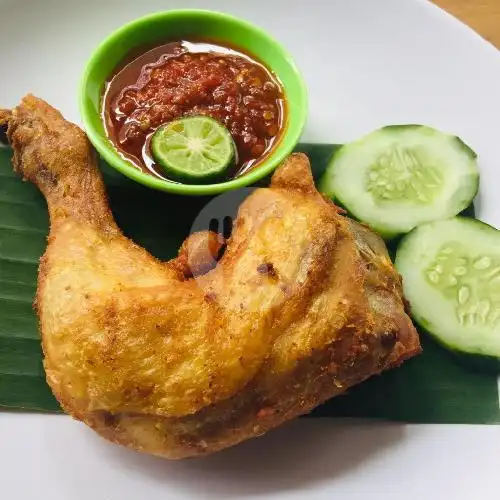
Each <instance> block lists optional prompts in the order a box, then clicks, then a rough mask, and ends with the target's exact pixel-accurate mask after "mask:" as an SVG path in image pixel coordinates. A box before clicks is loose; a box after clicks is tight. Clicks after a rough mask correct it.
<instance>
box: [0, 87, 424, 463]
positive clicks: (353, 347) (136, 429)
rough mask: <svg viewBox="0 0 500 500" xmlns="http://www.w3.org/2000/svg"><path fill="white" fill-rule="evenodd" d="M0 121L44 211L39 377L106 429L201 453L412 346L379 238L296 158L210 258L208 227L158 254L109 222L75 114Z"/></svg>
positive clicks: (405, 354)
mask: <svg viewBox="0 0 500 500" xmlns="http://www.w3.org/2000/svg"><path fill="white" fill-rule="evenodd" d="M0 116H2V117H3V122H4V124H6V125H7V126H8V131H7V136H8V138H9V141H10V143H11V145H12V147H13V149H14V158H13V163H14V168H15V170H16V171H17V172H18V173H19V174H20V175H21V176H22V177H24V178H25V179H27V180H29V181H31V182H33V183H34V184H36V185H37V186H38V187H39V189H40V190H41V191H42V193H43V194H44V196H45V198H46V199H47V203H48V208H49V213H50V222H51V228H50V235H49V241H48V247H47V250H46V252H45V255H44V256H43V258H42V260H41V263H40V270H39V281H38V291H37V297H36V308H37V312H38V315H39V318H40V330H41V335H42V342H43V350H44V355H45V360H44V365H45V370H46V374H47V381H48V383H49V385H50V386H51V388H52V390H53V392H54V394H55V396H56V397H57V399H58V400H59V401H60V403H61V405H62V407H63V408H64V410H65V411H66V412H68V413H69V414H71V415H72V416H73V417H75V418H77V419H79V420H81V421H83V422H85V423H86V424H87V425H89V426H91V427H92V428H93V429H94V430H95V431H97V432H98V433H99V434H101V435H102V436H104V437H105V438H107V439H109V440H110V441H113V442H116V443H120V444H123V445H125V446H128V447H131V448H135V449H137V450H140V451H144V452H148V453H152V454H155V455H160V456H164V457H169V458H182V457H188V456H195V455H203V454H208V453H212V452H215V451H217V450H220V449H222V448H225V447H227V446H231V445H234V444H236V443H238V442H240V441H243V440H245V439H248V438H251V437H254V436H258V435H261V434H263V433H264V432H266V431H268V430H269V429H271V428H273V427H276V426H277V425H279V424H281V423H283V422H285V421H286V420H289V419H291V418H293V417H296V416H297V415H301V414H303V413H307V412H309V411H310V410H311V409H313V408H314V407H315V406H317V405H318V404H320V403H322V402H323V401H325V400H326V399H328V398H331V397H332V396H335V395H337V394H340V393H342V392H344V391H345V390H346V389H347V388H348V387H350V386H352V385H353V384H356V383H359V382H361V381H363V380H365V379H366V378H368V377H370V376H371V375H374V374H378V373H380V372H381V371H383V370H385V369H387V368H391V367H394V366H397V365H399V364H400V363H401V362H403V361H404V360H405V359H407V358H409V357H411V356H413V355H415V354H417V353H419V352H420V345H419V340H418V336H417V333H416V330H415V328H414V327H413V325H412V323H411V321H410V319H409V317H408V316H407V314H406V313H405V310H404V302H403V297H402V291H401V280H400V277H399V276H398V274H397V273H396V271H395V270H394V267H393V266H392V263H391V261H390V259H389V257H388V255H387V251H386V248H385V245H384V243H383V242H382V241H381V240H380V238H379V237H378V236H376V235H375V234H374V233H372V232H371V231H370V230H369V229H367V228H366V227H364V226H362V225H359V224H357V223H355V222H353V221H351V220H350V219H348V218H346V217H344V216H343V215H341V213H340V211H339V209H338V208H337V207H336V206H335V205H333V204H332V203H331V202H330V201H329V200H326V199H325V198H324V197H323V196H321V195H320V194H319V193H318V192H317V190H316V188H315V186H314V183H313V179H312V175H311V170H310V167H309V162H308V159H307V157H306V156H305V155H302V154H295V155H292V156H291V157H290V158H289V159H288V160H287V161H286V162H285V163H284V164H283V165H282V166H281V167H280V168H279V169H278V170H277V171H276V173H275V174H274V176H273V178H272V182H271V185H270V187H269V188H263V189H258V190H256V191H255V192H254V193H253V194H252V195H250V196H249V197H248V198H247V199H246V200H245V201H244V203H243V204H242V205H241V207H240V209H239V212H238V216H237V218H236V220H235V223H234V228H233V233H232V235H231V238H230V239H229V240H228V241H227V242H226V243H227V246H226V249H225V252H224V254H223V256H222V258H221V259H220V261H219V262H218V263H217V265H215V260H214V259H215V258H216V256H217V255H218V253H219V252H220V249H221V246H222V244H223V241H222V240H220V238H218V237H217V236H216V235H214V234H211V233H197V234H194V235H192V236H191V237H190V238H188V240H187V241H186V242H185V243H184V245H183V246H182V248H181V252H180V255H179V257H178V258H177V259H174V260H172V261H170V262H167V263H164V262H160V261H158V260H157V259H155V258H154V257H153V256H151V255H150V254H149V253H148V252H146V251H145V250H144V249H143V248H140V247H139V246H137V245H136V244H134V243H133V242H132V241H130V240H129V239H127V238H126V237H125V236H123V234H122V233H121V231H120V230H119V229H118V227H117V226H116V224H115V222H114V220H113V217H112V214H111V212H110V210H109V208H108V203H107V199H106V194H105V189H104V185H103V181H102V178H101V175H100V173H99V170H98V168H97V164H96V157H95V154H94V152H93V150H92V148H91V146H90V144H89V142H88V140H87V138H86V136H85V134H84V133H83V132H82V131H81V130H80V129H79V128H78V127H77V126H75V125H73V124H70V123H68V122H67V121H65V120H64V119H63V118H62V116H61V115H60V113H59V112H58V111H56V110H55V109H53V108H52V107H50V106H49V105H48V104H46V103H45V102H44V101H42V100H40V99H37V98H35V97H33V96H27V97H25V98H24V99H23V101H22V102H21V104H20V105H19V106H18V107H17V108H15V109H14V110H13V111H12V112H11V113H3V114H1V115H0ZM214 265H215V267H214ZM193 276H194V277H193Z"/></svg>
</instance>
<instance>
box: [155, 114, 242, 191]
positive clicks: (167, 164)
mask: <svg viewBox="0 0 500 500" xmlns="http://www.w3.org/2000/svg"><path fill="white" fill-rule="evenodd" d="M151 152H152V154H153V158H154V160H155V161H156V162H157V163H158V164H160V165H161V166H162V167H163V169H164V171H165V173H166V174H167V176H168V177H169V178H172V179H173V180H178V181H181V182H187V183H192V184H196V183H205V182H213V181H214V180H217V179H220V178H222V175H223V174H224V172H225V171H226V170H227V169H228V167H229V166H230V165H231V164H233V163H234V160H235V156H236V148H235V145H234V141H233V138H232V137H231V134H230V133H229V131H228V130H227V129H226V127H224V125H222V124H221V123H219V122H218V121H217V120H214V119H213V118H210V117H208V116H204V115H199V116H190V117H186V118H180V119H179V120H175V121H172V122H169V123H166V124H165V125H162V126H161V127H160V128H159V129H158V130H157V131H156V132H155V133H154V134H153V137H152V138H151Z"/></svg>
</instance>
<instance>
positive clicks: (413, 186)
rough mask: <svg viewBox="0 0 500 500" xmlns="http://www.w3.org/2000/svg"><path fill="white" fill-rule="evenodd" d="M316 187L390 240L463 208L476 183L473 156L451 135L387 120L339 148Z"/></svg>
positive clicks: (475, 165)
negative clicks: (384, 125)
mask: <svg viewBox="0 0 500 500" xmlns="http://www.w3.org/2000/svg"><path fill="white" fill-rule="evenodd" d="M319 188H320V190H321V191H323V192H324V193H325V194H326V195H328V196H330V197H332V198H334V199H335V200H336V201H337V203H339V204H340V205H343V206H344V208H346V209H347V211H348V212H350V214H351V215H352V216H354V217H355V218H357V219H359V220H361V221H362V222H365V223H366V224H368V225H369V226H371V227H372V228H373V229H374V230H375V231H377V232H379V233H380V234H381V235H382V236H383V237H385V238H386V239H390V238H393V237H395V236H397V235H399V234H404V233H407V232H409V231H411V230H412V229H413V228H414V227H415V226H417V225H419V224H422V223H424V222H430V221H433V220H439V219H447V218H449V217H453V216H454V215H457V214H458V213H460V212H461V211H462V210H464V209H465V208H467V207H468V206H469V204H470V203H471V201H472V199H473V198H474V196H475V195H476V193H477V190H478V188H479V172H478V169H477V156H476V153H474V151H472V149H470V148H469V147H468V146H467V145H466V144H464V143H463V142H462V141H461V140H460V139H459V138H458V137H455V136H453V135H449V134H445V133H443V132H440V131H438V130H435V129H432V128H430V127H425V126H423V125H392V126H388V127H384V128H382V129H379V130H376V131H375V132H372V133H371V134H368V135H367V136H365V137H363V138H362V139H360V140H358V141H355V142H352V143H350V144H346V145H345V146H343V147H342V148H340V149H339V150H338V151H337V152H336V153H335V155H334V157H333V158H332V160H331V161H330V164H329V166H328V168H327V170H326V171H325V173H324V175H323V177H322V178H321V180H320V182H319Z"/></svg>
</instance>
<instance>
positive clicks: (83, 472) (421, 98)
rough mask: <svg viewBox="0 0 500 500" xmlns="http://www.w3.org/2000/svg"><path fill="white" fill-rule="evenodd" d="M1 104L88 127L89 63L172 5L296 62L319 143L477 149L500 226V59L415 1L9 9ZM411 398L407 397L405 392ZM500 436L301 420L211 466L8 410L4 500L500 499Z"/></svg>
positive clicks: (489, 207) (250, 0) (1, 55)
mask: <svg viewBox="0 0 500 500" xmlns="http://www.w3.org/2000/svg"><path fill="white" fill-rule="evenodd" d="M0 5H3V6H2V7H0V68H1V70H0V74H1V77H0V106H12V105H15V104H16V103H17V102H18V100H19V98H20V97H21V96H22V95H23V94H24V93H26V92H28V91H31V92H33V93H35V94H37V95H39V96H41V97H43V98H45V99H46V100H48V101H49V102H50V103H51V104H53V105H55V106H56V107H58V108H59V109H61V110H62V112H63V113H64V114H65V115H66V117H68V118H70V119H72V120H75V121H79V117H78V114H77V107H76V97H75V96H76V88H77V82H78V79H79V75H80V72H81V69H82V67H83V64H84V62H85V60H86V58H87V57H88V55H89V54H90V52H91V51H92V49H93V48H94V46H95V45H96V44H97V43H98V42H99V41H100V40H101V39H102V38H103V37H104V36H105V35H107V34H108V33H109V32H110V31H111V30H113V29H114V28H116V27H117V26H119V25H120V24H122V23H123V22H125V21H128V20H130V19H133V18H135V17H137V16H139V15H142V14H145V13H148V12H151V11H155V10H161V9H166V8H169V7H203V8H213V9H219V10H225V11H228V12H232V13H234V14H236V15H240V16H243V17H246V18H248V19H249V20H251V21H254V22H256V23H258V24H260V25H262V26H263V27H264V28H267V29H268V30H269V31H270V32H271V33H273V34H274V35H275V36H276V37H277V38H279V39H280V40H282V41H283V42H284V43H285V45H286V46H287V47H288V48H289V49H290V51H291V52H292V53H293V54H294V55H295V58H296V61H297V63H298V65H299V66H300V67H301V69H302V70H303V72H304V74H305V77H306V79H307V83H308V85H309V89H310V101H311V107H310V108H311V109H310V119H309V124H308V127H307V129H306V132H305V137H304V138H305V139H306V140H308V141H326V142H342V141H346V140H349V139H353V138H355V137H357V136H359V135H360V134H362V133H364V132H367V131H369V130H371V129H373V128H375V127H379V126H381V125H384V124H390V123H401V122H412V123H426V124H429V125H434V126H436V127H439V128H441V129H444V130H448V131H451V132H454V133H456V134H458V135H460V136H462V137H463V138H464V139H465V140H466V141H467V142H469V143H470V144H471V145H472V146H473V147H474V149H475V150H476V151H477V152H478V153H479V155H480V160H481V171H482V178H481V180H482V186H481V196H480V200H479V215H480V217H481V218H483V219H484V220H486V221H488V222H490V223H492V224H494V225H497V226H500V199H499V198H498V195H497V192H498V188H499V186H500V53H499V52H498V51H496V50H495V49H494V48H493V47H492V46H490V45H488V44H487V43H486V42H484V41H483V40H481V39H480V38H479V37H478V36H477V35H475V34H474V33H473V32H472V31H471V30H469V29H468V28H466V27H465V26H463V25H461V24H460V23H459V22H458V21H456V20H454V19H452V18H451V17H449V16H448V15H446V14H444V13H443V12H441V11H439V10H438V9H437V8H436V7H434V6H432V5H430V4H428V3H426V2H424V1H418V0H350V1H347V0H344V1H342V0H335V1H327V0H307V1H305V0H300V1H295V0H287V1H286V0H285V1H271V0H246V1H240V2H236V1H234V0H233V1H230V0H213V1H210V2H209V1H202V0H200V1H188V0H179V1H177V0H140V1H137V0H132V1H124V0H121V1H105V0H83V1H81V0H79V1H76V2H70V1H68V0H60V1H58V0H46V1H44V2H40V1H32V2H27V1H18V2H14V1H12V2H5V0H0ZM408 390H409V391H411V387H408ZM499 443H500V427H482V426H474V427H472V426H445V425H441V426H436V425H401V424H381V423H373V422H365V423H353V422H350V423H349V422H339V421H335V420H331V419H330V420H317V419H315V420H301V421H296V422H293V423H291V424H290V425H288V426H285V427H283V428H281V429H279V430H277V431H275V432H273V433H271V434H269V435H267V436H266V437H263V438H261V439H258V440H255V441H253V442H249V443H246V444H243V445H241V446H239V447H236V448H233V449H231V450H228V451H226V452H222V453H220V454H219V455H216V456H213V457H209V458H206V459H202V460H190V461H184V462H168V461H163V460H160V459H155V458H150V457H146V456H142V455H140V454H137V453H135V452H132V451H128V450H123V449H121V448H118V447H115V446H113V445H111V444H108V443H106V442H104V441H103V440H101V439H100V438H98V437H96V436H94V434H93V433H92V432H91V431H90V430H88V429H87V428H85V427H84V426H83V425H81V424H79V423H77V422H74V421H72V420H70V419H69V418H68V417H64V416H42V415H29V414H16V413H0V478H1V479H0V488H1V493H0V496H1V497H2V498H5V499H6V500H7V499H8V500H31V499H33V500H35V499H36V500H45V499H50V500H89V499H92V500H115V499H116V500H136V499H137V500H142V499H147V500H160V499H161V500H168V499H176V500H184V499H186V500H187V499H192V498H204V499H231V500H232V499H240V498H256V497H259V498H273V499H287V500H290V499H302V498H318V499H327V498H328V499H332V498H336V499H342V500H354V499H356V500H357V499H368V498H370V499H384V500H392V499H394V500H395V499H405V500H412V499H421V498H429V499H434V498H436V499H440V500H442V499H454V500H461V499H467V500H468V499H477V498H481V499H483V500H488V499H497V498H498V471H499V470H500V451H499V450H500V446H499Z"/></svg>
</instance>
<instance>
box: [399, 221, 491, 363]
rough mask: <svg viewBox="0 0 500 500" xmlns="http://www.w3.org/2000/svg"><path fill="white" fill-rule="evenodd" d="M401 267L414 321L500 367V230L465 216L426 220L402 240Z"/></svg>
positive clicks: (458, 349)
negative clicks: (428, 221)
mask: <svg viewBox="0 0 500 500" xmlns="http://www.w3.org/2000/svg"><path fill="white" fill-rule="evenodd" d="M396 268H397V269H398V271H399V272H400V273H401V275H402V277H403V287H404V293H405V296H406V299H407V300H408V301H409V303H410V307H411V311H412V315H413V317H414V319H415V321H416V322H417V323H418V324H419V325H420V326H421V327H423V328H424V329H425V330H427V332H429V333H430V334H431V335H432V336H433V337H434V338H435V339H436V340H438V341H439V342H440V343H441V344H442V345H444V346H445V347H447V348H448V349H451V350H452V351H455V352H459V353H464V354H468V355H474V356H475V360H476V361H477V360H478V359H482V360H483V361H484V362H485V363H484V366H486V362H488V370H491V367H492V364H493V365H494V366H495V369H496V371H499V369H500V231H498V230H496V229H494V228H493V227H491V226H488V225H487V224H484V223H482V222H479V221H477V220H474V219H469V218H465V217H454V218H452V219H448V220H444V221H437V222H430V223H427V224H424V225H422V226H419V227H417V228H416V229H414V230H413V231H412V232H411V233H409V234H408V235H407V236H405V237H404V238H403V239H402V240H401V242H400V244H399V247H398V250H397V254H396ZM492 361H494V363H492Z"/></svg>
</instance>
